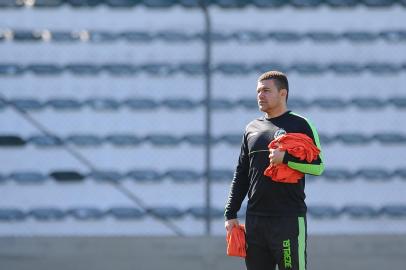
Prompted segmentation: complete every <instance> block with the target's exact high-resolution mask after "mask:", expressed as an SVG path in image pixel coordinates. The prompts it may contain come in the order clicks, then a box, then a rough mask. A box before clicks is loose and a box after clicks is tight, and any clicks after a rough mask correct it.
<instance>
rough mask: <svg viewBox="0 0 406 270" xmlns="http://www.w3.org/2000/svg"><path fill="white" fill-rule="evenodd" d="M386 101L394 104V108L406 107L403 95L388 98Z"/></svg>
mask: <svg viewBox="0 0 406 270" xmlns="http://www.w3.org/2000/svg"><path fill="white" fill-rule="evenodd" d="M388 102H390V103H391V104H392V105H394V106H395V107H396V108H399V109H404V108H406V98H405V97H394V98H389V99H388Z"/></svg>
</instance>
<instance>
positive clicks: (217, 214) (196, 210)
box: [186, 207, 224, 219]
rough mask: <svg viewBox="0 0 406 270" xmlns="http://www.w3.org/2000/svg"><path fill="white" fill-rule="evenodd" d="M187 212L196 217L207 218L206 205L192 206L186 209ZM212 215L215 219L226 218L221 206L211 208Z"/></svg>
mask: <svg viewBox="0 0 406 270" xmlns="http://www.w3.org/2000/svg"><path fill="white" fill-rule="evenodd" d="M186 212H187V213H188V214H190V215H191V216H192V217H194V218H196V219H205V218H206V207H190V208H188V209H187V210H186ZM210 217H211V218H213V219H219V218H224V210H223V209H219V208H210Z"/></svg>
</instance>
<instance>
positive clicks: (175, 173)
mask: <svg viewBox="0 0 406 270" xmlns="http://www.w3.org/2000/svg"><path fill="white" fill-rule="evenodd" d="M163 177H167V178H170V179H172V180H173V181H174V182H197V181H199V180H200V179H201V177H202V175H201V174H200V173H198V172H196V171H192V170H179V169H175V170H169V171H167V172H166V173H165V174H164V175H163Z"/></svg>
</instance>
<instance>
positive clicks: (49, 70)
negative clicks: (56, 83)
mask: <svg viewBox="0 0 406 270" xmlns="http://www.w3.org/2000/svg"><path fill="white" fill-rule="evenodd" d="M25 70H26V71H30V72H32V73H34V74H35V75H59V74H62V72H63V68H62V67H60V66H58V65H54V64H29V65H27V66H26V67H25Z"/></svg>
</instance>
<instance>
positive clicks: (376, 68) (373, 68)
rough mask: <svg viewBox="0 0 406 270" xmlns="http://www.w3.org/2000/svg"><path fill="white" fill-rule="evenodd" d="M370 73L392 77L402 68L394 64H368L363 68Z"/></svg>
mask: <svg viewBox="0 0 406 270" xmlns="http://www.w3.org/2000/svg"><path fill="white" fill-rule="evenodd" d="M365 68H366V69H368V70H369V71H370V72H372V73H378V74H380V75H385V74H387V75H393V74H394V73H398V72H400V71H401V70H402V66H401V65H398V64H395V63H369V64H367V65H366V66H365Z"/></svg>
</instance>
